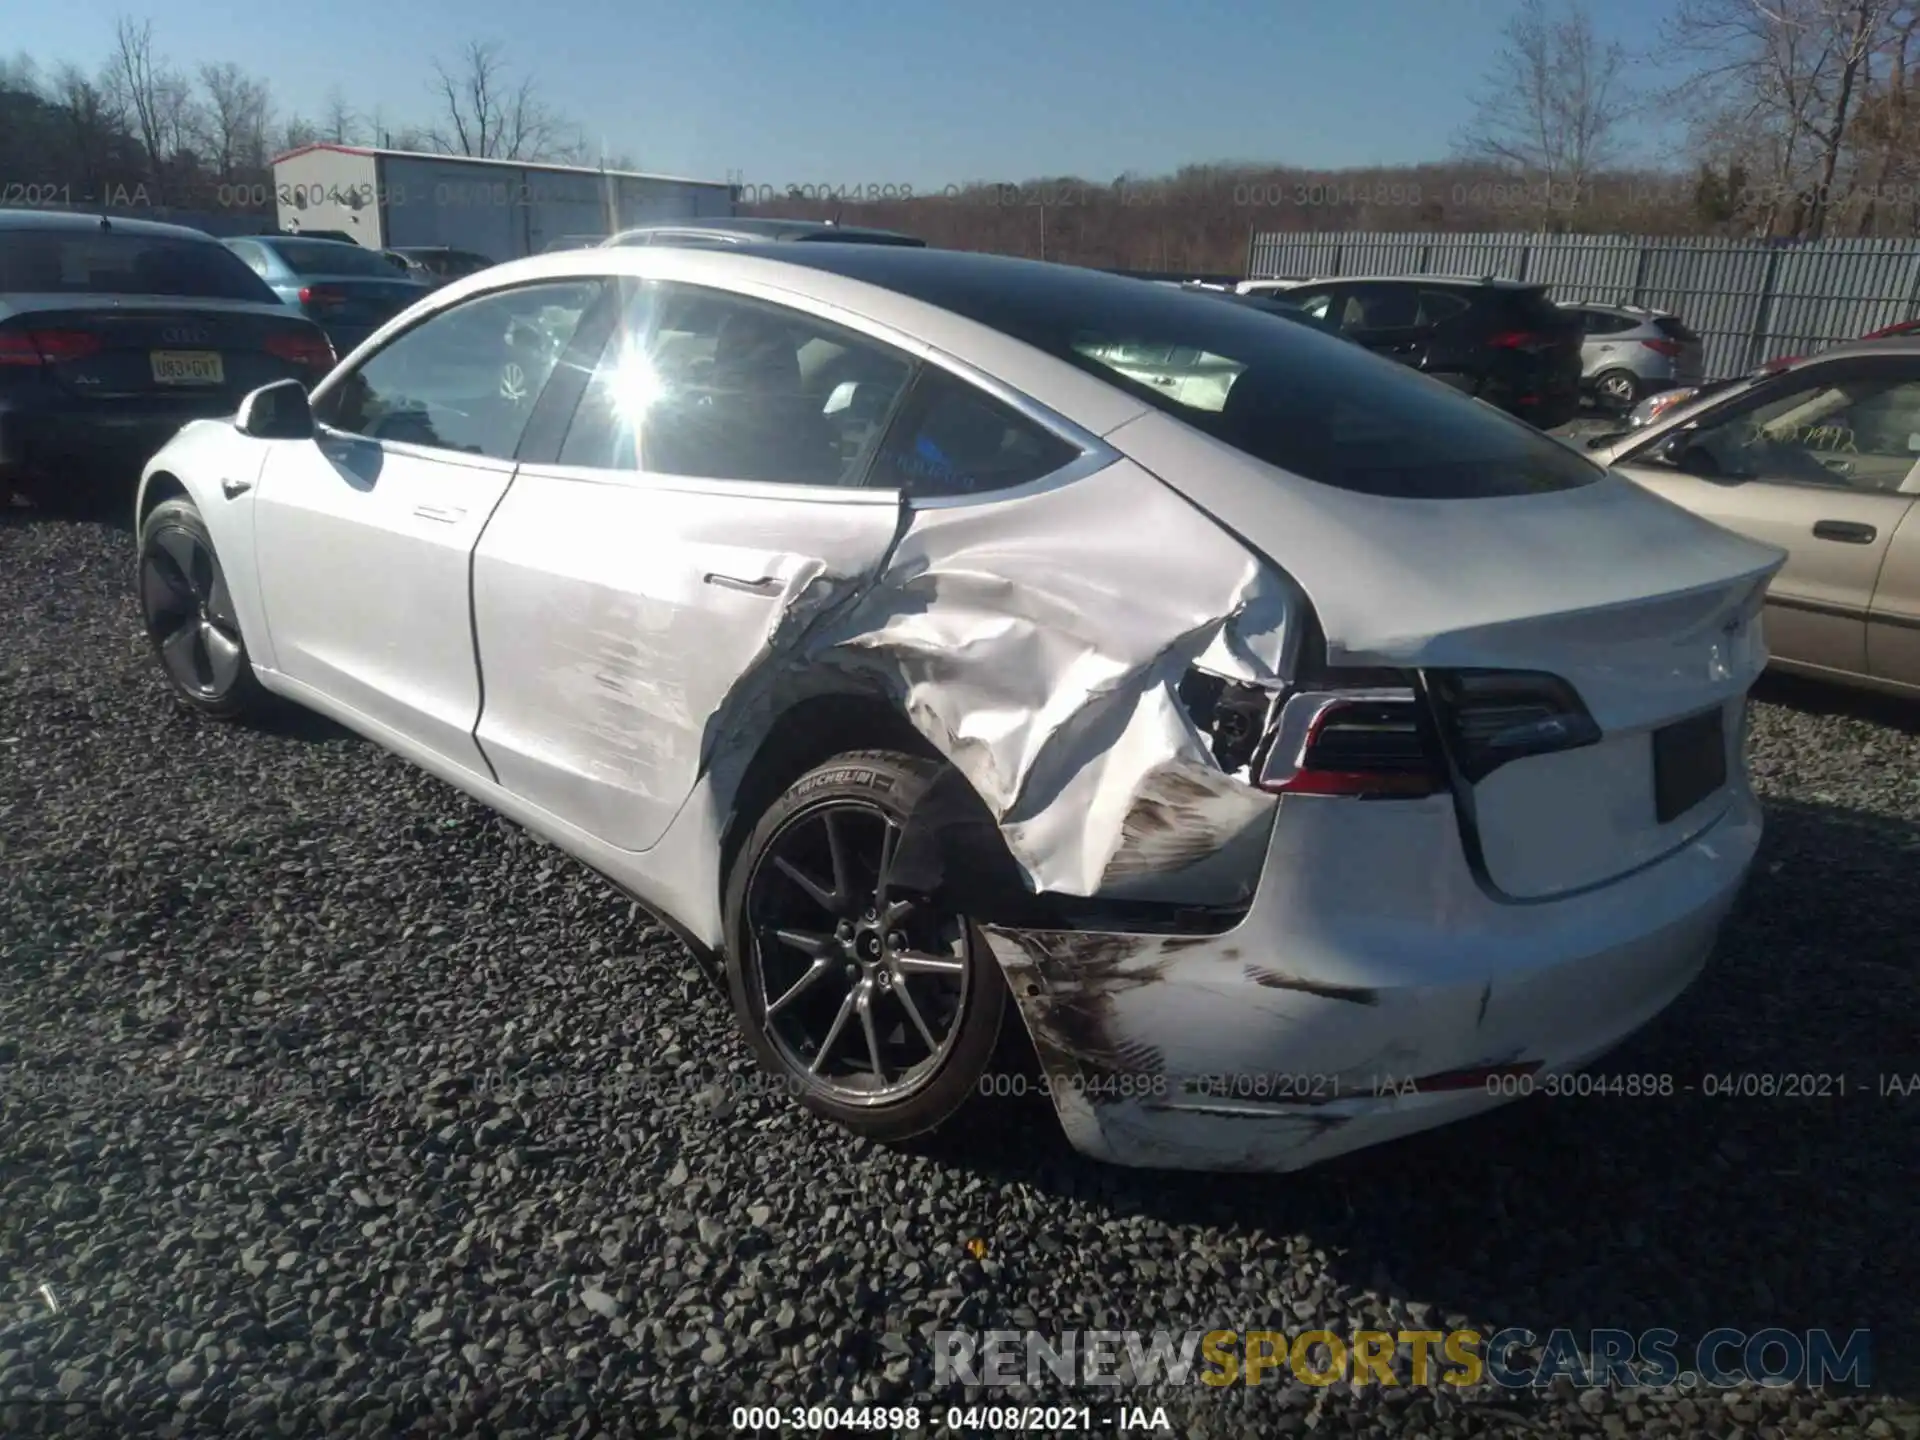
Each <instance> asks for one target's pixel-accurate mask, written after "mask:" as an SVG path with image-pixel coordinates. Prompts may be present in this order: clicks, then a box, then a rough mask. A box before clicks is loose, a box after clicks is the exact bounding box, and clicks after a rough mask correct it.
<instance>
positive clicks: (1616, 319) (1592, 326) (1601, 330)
mask: <svg viewBox="0 0 1920 1440" xmlns="http://www.w3.org/2000/svg"><path fill="white" fill-rule="evenodd" d="M1575 313H1576V314H1578V315H1579V317H1580V319H1581V321H1582V322H1583V323H1584V324H1585V326H1586V331H1587V334H1589V335H1618V334H1620V333H1621V331H1623V330H1633V329H1636V328H1638V326H1639V324H1640V322H1639V321H1638V320H1635V319H1633V318H1631V317H1630V316H1626V315H1615V314H1612V313H1610V312H1609V311H1606V310H1580V311H1577V312H1575Z"/></svg>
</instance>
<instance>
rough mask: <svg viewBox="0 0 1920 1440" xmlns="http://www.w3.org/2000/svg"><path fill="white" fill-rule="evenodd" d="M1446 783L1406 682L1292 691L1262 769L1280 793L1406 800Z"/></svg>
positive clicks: (1263, 779)
mask: <svg viewBox="0 0 1920 1440" xmlns="http://www.w3.org/2000/svg"><path fill="white" fill-rule="evenodd" d="M1445 784H1446V780H1445V776H1444V773H1443V770H1442V767H1441V765H1440V763H1439V757H1438V756H1437V754H1436V753H1435V749H1434V745H1433V740H1432V737H1431V733H1430V731H1429V728H1428V726H1427V725H1426V724H1425V723H1424V722H1423V720H1422V716H1421V710H1420V704H1419V701H1418V700H1417V698H1416V697H1415V695H1414V692H1413V691H1412V690H1411V689H1403V688H1400V687H1391V688H1386V687H1383V688H1379V689H1354V690H1340V691H1323V692H1307V693H1303V694H1298V695H1295V696H1293V697H1292V698H1291V699H1290V700H1289V701H1288V702H1287V705H1286V708H1285V709H1284V710H1282V711H1281V713H1280V725H1279V729H1278V730H1277V732H1276V733H1275V735H1274V740H1273V745H1272V747H1271V748H1270V749H1269V750H1268V752H1267V760H1266V764H1265V765H1264V766H1263V767H1262V768H1261V774H1260V788H1261V789H1263V790H1268V791H1271V792H1273V793H1274V794H1277V795H1345V796H1351V797H1355V798H1359V799H1380V800H1386V799H1397V800H1406V799H1417V798H1419V797H1421V796H1424V795H1432V794H1435V793H1437V792H1438V791H1440V790H1441V789H1443V788H1444V787H1445Z"/></svg>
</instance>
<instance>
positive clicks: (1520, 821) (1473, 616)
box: [1108, 415, 1785, 899]
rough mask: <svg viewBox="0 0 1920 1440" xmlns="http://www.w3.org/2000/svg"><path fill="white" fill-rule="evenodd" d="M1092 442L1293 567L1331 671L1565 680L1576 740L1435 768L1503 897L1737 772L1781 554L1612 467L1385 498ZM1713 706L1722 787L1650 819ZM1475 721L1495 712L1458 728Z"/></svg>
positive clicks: (1607, 871) (1695, 824)
mask: <svg viewBox="0 0 1920 1440" xmlns="http://www.w3.org/2000/svg"><path fill="white" fill-rule="evenodd" d="M1108 438H1109V439H1110V440H1111V441H1112V442H1113V443H1114V444H1115V445H1116V446H1117V447H1118V448H1119V449H1120V450H1121V451H1122V452H1123V453H1125V454H1127V455H1129V456H1130V457H1132V458H1134V459H1135V460H1137V461H1138V462H1139V463H1141V464H1142V465H1144V466H1145V467H1146V468H1148V469H1149V470H1151V471H1153V472H1154V473H1155V474H1157V475H1159V476H1160V477H1161V478H1162V479H1163V480H1165V481H1167V483H1169V484H1171V485H1172V486H1173V487H1174V488H1175V489H1177V490H1179V491H1180V492H1181V493H1183V494H1184V495H1186V496H1187V498H1188V499H1190V500H1192V501H1193V502H1194V503H1195V504H1197V505H1199V506H1200V508H1201V509H1203V510H1205V511H1206V512H1208V513H1209V514H1211V515H1212V516H1213V517H1214V518H1215V519H1216V520H1218V521H1219V522H1220V523H1222V524H1224V525H1225V526H1226V527H1227V528H1228V529H1230V530H1231V531H1233V532H1234V533H1236V534H1237V535H1239V536H1240V537H1241V538H1242V540H1244V541H1245V542H1246V543H1247V544H1249V545H1250V546H1251V547H1252V548H1254V549H1255V550H1257V551H1259V552H1261V553H1263V554H1264V555H1266V556H1267V557H1268V558H1269V559H1271V560H1272V562H1273V563H1274V564H1276V565H1277V566H1278V567H1279V568H1280V569H1282V570H1284V571H1285V572H1287V573H1288V574H1289V575H1291V576H1292V577H1293V579H1294V580H1295V581H1297V582H1298V583H1299V585H1300V587H1301V588H1302V589H1303V590H1304V591H1305V592H1306V593H1307V595H1308V597H1309V599H1310V600H1311V601H1312V603H1313V606H1314V609H1315V612H1316V615H1317V617H1318V620H1319V623H1320V627H1321V630H1322V631H1323V633H1324V635H1325V638H1326V650H1327V659H1328V662H1329V664H1330V665H1332V666H1335V667H1358V668H1379V667H1386V668H1391V669H1394V670H1398V671H1403V672H1405V671H1420V672H1424V673H1428V674H1436V675H1437V674H1441V673H1442V672H1472V671H1487V670H1498V671H1510V672H1534V673H1541V674H1545V675H1550V676H1555V677H1558V678H1559V679H1560V680H1562V681H1565V682H1566V683H1567V684H1568V685H1570V686H1571V687H1572V689H1573V691H1574V692H1575V693H1576V694H1577V696H1578V699H1579V701H1580V702H1581V703H1583V704H1584V707H1585V709H1586V711H1587V713H1588V714H1589V715H1590V716H1591V718H1592V721H1593V722H1594V724H1595V725H1597V727H1598V731H1599V734H1598V736H1597V737H1596V738H1594V739H1592V741H1591V743H1586V744H1582V745H1580V746H1579V747H1578V748H1571V749H1560V750H1553V751H1550V752H1548V753H1539V754H1522V755H1520V756H1519V757H1518V758H1514V759H1511V760H1508V761H1506V762H1505V763H1504V764H1500V765H1498V766H1497V767H1496V768H1492V769H1491V770H1490V771H1488V772H1487V773H1484V774H1480V775H1477V776H1476V777H1473V778H1462V777H1460V776H1456V777H1455V784H1456V798H1457V799H1458V800H1459V802H1460V805H1461V810H1462V814H1463V818H1464V821H1465V823H1466V826H1467V828H1468V829H1469V831H1470V832H1471V833H1472V834H1473V836H1474V840H1475V843H1476V844H1477V846H1478V848H1479V850H1480V852H1481V856H1482V859H1483V863H1484V867H1485V871H1486V874H1487V877H1488V879H1489V880H1490V881H1491V882H1492V884H1493V885H1494V886H1495V887H1496V888H1497V889H1499V890H1501V891H1503V892H1505V893H1506V894H1508V895H1510V896H1512V897H1515V898H1524V899H1539V898H1544V897H1547V896H1550V895H1555V894H1561V893H1565V892H1568V891H1572V890H1579V889H1584V888H1587V887H1589V886H1592V885H1596V884H1600V883H1603V882H1605V881H1607V880H1609V879H1612V878H1614V877H1616V876H1618V875H1621V874H1624V873H1627V872H1628V871H1631V870H1634V869H1637V868H1639V867H1640V866H1642V865H1644V864H1647V863H1649V862H1651V861H1652V860H1655V859H1658V858H1659V857H1660V856H1661V855H1663V854H1665V853H1666V852H1668V851H1670V850H1672V849H1674V848H1676V847H1677V846H1679V845H1681V844H1684V843H1685V842H1686V840H1687V839H1689V838H1690V837H1691V836H1692V835H1694V834H1697V833H1698V832H1699V831H1700V830H1702V829H1704V828H1705V827H1707V826H1708V825H1711V824H1712V823H1713V821H1714V820H1715V819H1716V818H1718V816H1719V814H1720V813H1721V811H1722V810H1723V809H1724V807H1725V805H1726V804H1727V803H1728V801H1729V800H1730V799H1731V793H1732V787H1734V786H1737V785H1741V784H1744V783H1745V782H1744V769H1743V766H1742V764H1741V760H1740V749H1739V747H1740V745H1741V742H1742V740H1743V738H1744V723H1743V717H1744V706H1745V695H1746V691H1747V689H1748V688H1749V686H1751V685H1752V683H1753V681H1754V680H1755V679H1757V678H1758V676H1759V674H1760V672H1761V670H1762V669H1763V668H1764V667H1765V665H1766V659H1767V655H1766V648H1765V645H1764V642H1763V640H1762V637H1761V634H1760V626H1759V620H1758V616H1759V609H1760V605H1761V601H1762V598H1763V595H1764V592H1765V587H1766V583H1767V581H1768V579H1769V578H1770V577H1771V576H1772V575H1773V573H1774V572H1775V571H1776V570H1777V569H1778V568H1779V567H1780V565H1781V563H1782V562H1783V560H1784V558H1785V557H1784V556H1783V555H1782V553H1781V552H1780V551H1778V550H1776V549H1773V548H1771V547H1767V546H1761V545H1756V544H1754V543H1752V542H1750V541H1748V540H1745V539H1742V538H1741V537H1739V536H1737V535H1735V534H1733V533H1732V532H1731V531H1727V530H1723V529H1721V528H1720V527H1718V526H1716V525H1713V524H1711V523H1709V522H1707V521H1705V520H1702V519H1700V518H1699V517H1697V516H1695V515H1692V514H1690V513H1689V512H1687V511H1685V510H1683V509H1681V508H1680V507H1678V506H1676V505H1673V504H1671V503H1669V502H1667V501H1664V500H1661V499H1659V497H1657V496H1654V495H1651V494H1649V493H1648V492H1646V491H1644V490H1642V489H1641V488H1640V487H1638V486H1636V485H1633V484H1632V483H1631V482H1629V481H1626V480H1622V479H1619V478H1617V477H1615V476H1612V475H1601V476H1599V477H1598V478H1596V479H1595V480H1594V481H1593V482H1592V483H1590V484H1584V485H1580V486H1577V487H1575V488H1572V489H1566V490H1559V491H1550V492H1545V493H1538V494H1524V495H1516V496H1505V497H1501V496H1496V497H1492V498H1483V499H1470V500H1460V499H1444V500H1425V499H1401V498H1394V497H1388V496H1377V495H1368V494H1362V493H1358V492H1354V491H1349V490H1344V489H1340V488H1337V487H1335V486H1332V485H1322V484H1317V483H1315V482H1312V481H1308V480H1304V479H1302V478H1300V477H1298V476H1294V475H1291V474H1289V473H1287V472H1285V471H1282V470H1278V469H1276V468H1274V467H1272V466H1268V465H1265V464H1263V463H1261V462H1260V461H1257V460H1254V459H1252V458H1251V457H1249V456H1247V455H1245V454H1243V453H1241V452H1240V451H1238V450H1235V449H1233V448H1232V447H1230V446H1227V445H1224V444H1222V443H1220V442H1218V441H1215V440H1212V439H1210V438H1208V437H1205V436H1201V435H1199V434H1197V433H1196V432H1194V431H1193V430H1191V429H1188V428H1187V427H1184V426H1181V425H1178V424H1177V423H1175V422H1173V421H1171V420H1169V419H1167V418H1166V417H1164V416H1158V415H1149V416H1144V417H1141V418H1140V419H1138V420H1135V421H1132V422H1130V423H1128V424H1127V425H1124V426H1122V427H1121V428H1120V429H1118V430H1116V431H1114V432H1113V433H1112V434H1111V435H1110V436H1109V437H1108ZM1441 688H1444V687H1436V693H1437V691H1438V689H1441ZM1436 703H1437V704H1440V705H1441V706H1442V707H1443V708H1444V706H1445V705H1446V704H1447V703H1448V702H1447V701H1446V700H1445V699H1444V697H1440V698H1437V699H1436ZM1715 712H1717V713H1718V714H1719V715H1720V717H1721V722H1720V734H1721V737H1722V742H1723V745H1722V757H1723V761H1724V772H1725V779H1724V781H1723V783H1720V784H1713V785H1708V786H1707V788H1706V790H1705V792H1704V793H1700V794H1696V795H1694V796H1693V797H1692V803H1689V804H1686V805H1685V806H1684V807H1683V808H1682V809H1681V810H1680V811H1678V812H1677V813H1664V812H1663V810H1662V806H1661V803H1660V801H1661V799H1662V798H1663V797H1661V796H1659V795H1657V794H1656V789H1657V788H1659V787H1660V786H1661V785H1662V784H1664V786H1665V789H1666V790H1667V792H1668V793H1667V795H1666V796H1665V798H1667V799H1669V800H1671V799H1672V798H1674V795H1675V794H1678V795H1679V797H1680V798H1682V799H1686V798H1688V797H1687V794H1686V790H1685V787H1686V783H1687V781H1688V779H1689V778H1690V777H1691V778H1695V779H1698V778H1700V777H1702V776H1704V777H1705V778H1706V779H1708V780H1710V779H1711V778H1712V776H1711V773H1710V772H1711V767H1712V762H1711V759H1710V757H1708V756H1707V751H1708V750H1710V749H1711V746H1712V744H1713V736H1712V733H1711V729H1710V726H1708V725H1707V724H1706V722H1696V724H1695V728H1696V729H1698V730H1700V732H1701V733H1698V734H1695V733H1692V732H1691V731H1689V730H1687V729H1682V730H1680V731H1678V732H1675V733H1674V734H1671V735H1668V734H1663V733H1662V732H1665V731H1667V730H1668V727H1671V726H1674V725H1676V724H1681V723H1682V722H1689V721H1694V720H1695V717H1698V716H1701V715H1705V714H1709V713H1715ZM1490 717H1491V718H1492V719H1495V720H1497V718H1498V717H1497V707H1496V708H1495V709H1489V710H1484V711H1483V713H1481V714H1480V715H1479V716H1478V722H1477V723H1486V722H1487V721H1488V720H1489V718H1490ZM1515 718H1524V717H1515ZM1656 736H1660V738H1659V739H1658V740H1656ZM1656 749H1658V750H1659V752H1660V754H1661V756H1662V759H1661V760H1660V761H1659V762H1658V764H1656V760H1655V753H1656Z"/></svg>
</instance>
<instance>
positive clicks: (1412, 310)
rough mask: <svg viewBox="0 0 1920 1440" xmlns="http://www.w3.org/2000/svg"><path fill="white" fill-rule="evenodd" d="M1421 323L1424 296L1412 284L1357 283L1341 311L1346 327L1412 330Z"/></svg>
mask: <svg viewBox="0 0 1920 1440" xmlns="http://www.w3.org/2000/svg"><path fill="white" fill-rule="evenodd" d="M1419 323H1420V296H1419V292H1418V291H1416V290H1415V289H1414V288H1413V287H1412V286H1410V285H1356V286H1354V287H1353V288H1352V289H1351V290H1349V291H1348V292H1347V303H1346V308H1345V309H1344V310H1343V311H1342V312H1341V316H1340V328H1341V329H1343V330H1409V329H1412V328H1413V327H1414V326H1415V325H1417V324H1419Z"/></svg>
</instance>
